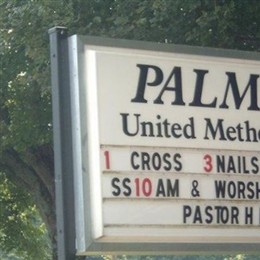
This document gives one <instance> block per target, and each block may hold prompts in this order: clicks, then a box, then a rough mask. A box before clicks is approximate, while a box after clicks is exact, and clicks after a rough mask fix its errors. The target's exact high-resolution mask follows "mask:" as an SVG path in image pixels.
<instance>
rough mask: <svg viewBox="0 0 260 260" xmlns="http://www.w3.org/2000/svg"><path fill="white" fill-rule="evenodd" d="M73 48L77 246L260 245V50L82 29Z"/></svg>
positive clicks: (195, 248) (129, 249) (128, 249)
mask: <svg viewBox="0 0 260 260" xmlns="http://www.w3.org/2000/svg"><path fill="white" fill-rule="evenodd" d="M69 50H70V75H71V92H72V93H71V97H72V99H71V100H72V119H73V140H74V141H73V142H74V145H73V149H74V151H73V153H74V157H75V160H76V162H77V163H76V164H75V169H74V174H75V197H76V225H77V247H78V254H89V253H93V252H100V251H103V252H110V253H111V252H112V253H113V252H116V253H120V252H121V253H133V252H137V253H139V254H141V253H146V254H156V253H157V254H158V253H166V252H168V253H169V252H172V251H179V252H183V251H186V252H187V251H192V252H201V251H229V250H239V249H241V248H242V249H243V250H245V251H246V250H249V251H250V248H251V249H252V248H257V247H259V246H258V245H259V242H260V204H259V199H260V178H259V176H260V153H259V152H260V120H259V114H260V79H259V77H260V62H259V55H255V54H253V53H244V52H234V51H227V50H215V49H202V48H191V47H184V46H175V45H166V44H155V43H143V42H141V43H140V42H132V41H123V40H119V41H117V40H111V39H100V38H92V37H82V36H72V37H70V39H69ZM251 251H252V250H251Z"/></svg>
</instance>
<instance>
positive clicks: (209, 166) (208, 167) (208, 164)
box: [203, 154, 213, 172]
mask: <svg viewBox="0 0 260 260" xmlns="http://www.w3.org/2000/svg"><path fill="white" fill-rule="evenodd" d="M203 159H204V161H205V164H206V165H205V166H204V167H203V169H204V170H205V171H206V172H211V171H212V168H213V166H212V157H211V155H209V154H206V155H205V156H204V157H203Z"/></svg>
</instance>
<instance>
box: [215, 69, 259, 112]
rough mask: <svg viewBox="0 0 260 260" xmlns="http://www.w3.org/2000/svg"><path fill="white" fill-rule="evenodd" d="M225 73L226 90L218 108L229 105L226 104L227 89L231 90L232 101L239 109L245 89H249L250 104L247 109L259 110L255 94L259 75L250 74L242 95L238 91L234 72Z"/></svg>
mask: <svg viewBox="0 0 260 260" xmlns="http://www.w3.org/2000/svg"><path fill="white" fill-rule="evenodd" d="M226 75H227V76H228V81H227V86H226V91H225V95H224V99H223V102H222V104H221V105H220V106H219V107H220V108H229V106H228V105H227V96H228V92H229V90H231V91H232V95H233V98H234V102H235V107H236V109H239V108H240V106H241V103H242V101H243V99H244V98H245V96H246V93H247V91H248V90H249V89H250V94H251V95H250V106H248V108H247V110H256V111H259V110H260V108H259V107H258V104H257V96H258V95H257V79H258V78H259V75H255V74H250V78H249V81H248V84H247V86H246V88H245V90H244V92H243V94H242V95H240V92H239V88H238V84H237V79H236V74H235V73H234V72H226Z"/></svg>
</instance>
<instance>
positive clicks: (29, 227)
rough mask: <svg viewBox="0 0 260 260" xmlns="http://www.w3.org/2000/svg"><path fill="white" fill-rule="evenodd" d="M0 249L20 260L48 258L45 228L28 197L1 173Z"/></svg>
mask: <svg viewBox="0 0 260 260" xmlns="http://www.w3.org/2000/svg"><path fill="white" fill-rule="evenodd" d="M0 216H1V221H0V247H1V249H2V250H3V251H4V252H8V253H9V254H10V253H11V252H13V253H14V254H15V255H17V256H20V257H21V258H20V259H28V260H29V259H32V260H34V259H39V255H41V256H42V258H41V259H48V258H49V257H50V255H49V253H48V252H50V250H49V247H50V245H49V244H48V240H47V234H46V228H45V226H44V224H42V223H41V221H40V217H39V215H38V213H37V210H36V207H35V206H34V205H33V203H32V199H31V197H30V195H29V194H28V193H27V192H26V191H24V190H21V189H18V188H17V187H15V186H14V185H12V183H10V182H9V181H8V179H7V178H6V176H5V175H4V174H3V173H1V172H0Z"/></svg>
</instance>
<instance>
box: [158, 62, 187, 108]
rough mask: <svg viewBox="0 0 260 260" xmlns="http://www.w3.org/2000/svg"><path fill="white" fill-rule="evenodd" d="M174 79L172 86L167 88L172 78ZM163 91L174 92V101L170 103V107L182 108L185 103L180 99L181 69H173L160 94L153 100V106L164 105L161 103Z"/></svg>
mask: <svg viewBox="0 0 260 260" xmlns="http://www.w3.org/2000/svg"><path fill="white" fill-rule="evenodd" d="M173 77H174V86H175V87H171V86H169V84H170V82H171V80H172V78H173ZM165 91H174V92H175V99H174V101H172V103H171V104H172V105H181V106H184V105H185V103H184V101H183V97H182V77H181V67H174V68H173V70H172V72H171V74H170V76H169V78H168V79H167V81H166V82H165V84H164V86H163V88H162V90H161V92H160V93H159V95H158V97H157V98H156V99H155V100H154V104H164V102H163V101H162V95H163V93H164V92H165Z"/></svg>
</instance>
